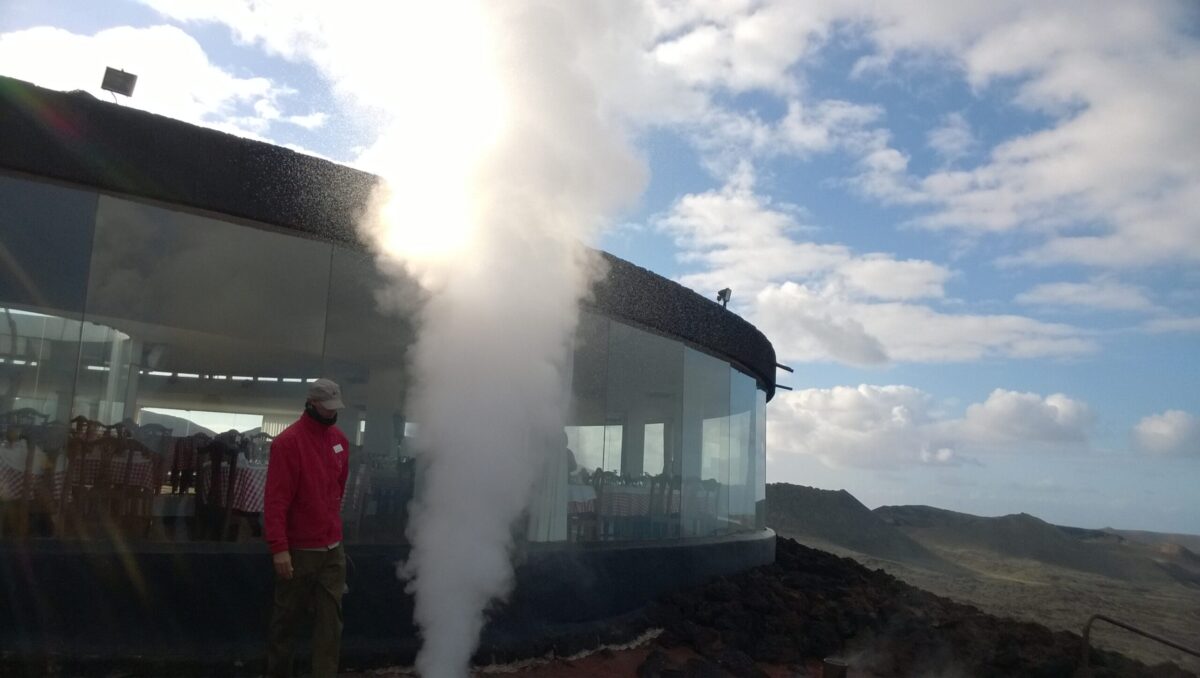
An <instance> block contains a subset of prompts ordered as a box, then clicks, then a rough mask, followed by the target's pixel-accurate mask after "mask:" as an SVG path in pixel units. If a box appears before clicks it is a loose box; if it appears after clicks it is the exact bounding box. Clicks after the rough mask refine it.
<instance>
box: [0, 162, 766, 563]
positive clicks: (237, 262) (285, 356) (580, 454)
mask: <svg viewBox="0 0 1200 678" xmlns="http://www.w3.org/2000/svg"><path fill="white" fill-rule="evenodd" d="M420 302H421V292H420V290H419V288H418V287H417V286H416V284H415V283H413V282H411V281H408V280H407V279H406V278H405V277H404V276H403V275H402V274H400V273H397V274H395V275H385V274H381V273H380V272H379V270H378V267H377V266H376V264H375V262H374V261H372V259H371V257H370V256H369V255H367V254H364V253H362V252H359V251H356V250H349V249H346V248H342V247H337V246H333V245H331V244H329V243H324V242H318V241H314V240H311V239H307V238H303V237H297V236H296V235H295V234H292V233H285V232H282V231H278V230H273V229H269V228H264V227H255V226H251V225H245V224H237V223H233V222H232V221H229V220H224V219H218V218H212V217H207V216H200V215H196V214H192V213H188V212H183V211H180V210H176V209H170V208H167V207H162V206H156V205H151V204H147V203H143V202H137V201H132V200H125V199H120V198H116V197H112V196H107V195H103V196H98V195H97V194H96V193H94V192H88V191H80V190H76V189H72V188H66V187H61V186H56V185H53V184H49V183H45V182H39V181H30V180H26V179H24V178H19V177H14V176H4V175H0V310H3V317H2V318H0V400H2V401H3V402H2V403H0V406H2V407H0V431H2V432H3V439H2V440H0V474H2V475H0V518H2V519H0V538H14V537H19V538H29V537H34V538H36V537H50V538H68V539H78V538H83V539H87V538H95V537H103V536H117V535H118V534H119V536H120V537H121V538H122V539H131V540H133V541H134V542H138V541H141V540H171V541H194V540H223V541H245V542H251V541H255V542H256V541H258V540H260V539H261V530H262V522H261V512H262V502H263V487H264V484H265V477H266V469H267V465H268V464H269V461H270V445H271V441H272V440H273V438H274V436H276V435H278V434H279V433H280V432H281V431H282V430H283V429H284V428H285V427H286V426H288V425H289V424H290V423H292V422H293V421H295V419H296V418H297V416H299V414H300V411H301V409H302V405H303V401H304V393H305V390H306V382H307V381H309V380H311V379H314V378H316V377H318V376H328V377H331V378H333V379H335V380H336V381H338V382H339V383H340V384H342V386H343V392H344V399H345V400H346V403H347V408H346V409H345V410H344V411H342V412H341V413H340V414H339V425H340V426H341V428H342V429H343V430H344V431H345V432H346V434H347V437H348V438H349V439H350V442H351V448H352V449H351V450H350V456H349V461H350V467H351V468H350V478H349V481H348V483H347V490H346V497H345V500H344V502H343V507H342V508H343V522H344V525H345V535H346V539H347V541H350V542H355V541H358V542H379V543H396V542H400V541H403V539H404V531H405V527H406V524H407V508H408V502H409V500H410V499H411V498H412V496H413V495H414V490H415V488H416V487H418V486H419V484H420V477H419V473H418V470H417V469H418V468H419V466H420V465H419V464H417V463H416V460H415V459H414V458H413V448H414V446H413V445H411V444H410V441H411V440H412V439H411V436H412V435H414V433H415V431H416V430H418V427H417V425H416V423H414V422H412V421H409V420H408V418H407V417H406V409H405V402H404V400H405V390H406V385H407V382H408V380H407V377H406V374H407V357H406V351H407V349H408V346H409V345H410V344H411V342H412V339H413V334H414V330H413V327H412V318H413V317H414V311H415V309H417V308H418V307H419V304H420ZM564 376H565V378H566V379H567V381H568V382H569V384H570V394H571V396H570V397H571V402H570V407H569V412H568V421H567V422H566V426H565V427H564V432H563V438H564V444H565V446H566V448H567V450H568V453H567V454H566V455H565V459H566V464H565V465H564V464H547V466H546V468H547V469H548V470H547V471H546V473H553V474H556V475H557V474H560V473H562V474H565V475H566V479H565V481H566V483H565V485H566V487H567V490H568V491H567V492H566V493H565V495H563V496H562V497H561V498H558V496H557V495H555V498H554V499H552V503H554V505H553V506H549V505H547V504H546V502H544V501H543V502H541V503H540V504H535V506H534V507H532V508H531V509H530V511H531V516H530V518H531V525H542V526H544V525H556V526H558V527H556V528H555V529H554V530H544V529H540V528H539V529H538V530H536V531H530V532H529V534H530V535H531V536H530V538H531V539H533V538H537V539H547V540H560V539H568V540H573V541H594V540H636V539H664V538H675V537H692V536H709V535H719V534H724V533H728V532H731V531H736V530H747V529H755V528H756V527H761V525H762V522H761V521H762V515H763V507H762V502H763V499H764V492H765V488H764V482H765V474H764V466H765V443H764V441H763V429H764V410H765V396H764V394H763V392H762V391H760V390H758V389H757V387H756V384H755V381H754V380H753V379H752V378H751V377H748V376H746V375H745V374H743V373H741V372H739V371H737V370H736V369H734V368H732V367H731V366H730V365H729V364H728V363H726V362H724V361H722V360H720V359H717V358H714V357H712V356H710V355H707V354H705V353H703V352H701V351H698V350H695V349H693V348H690V347H685V346H684V344H683V343H681V342H679V341H676V340H674V339H671V338H668V337H665V336H662V335H660V334H656V333H654V332H650V331H646V330H643V329H640V328H637V327H633V326H630V325H629V324H625V323H622V322H618V321H615V320H612V319H609V318H606V317H604V316H601V315H597V314H595V313H589V312H584V313H582V314H581V317H580V322H579V325H578V328H577V330H576V333H575V352H574V359H573V361H571V363H570V369H569V374H567V375H564ZM560 449H561V448H560ZM547 483H549V484H547ZM542 485H544V486H557V487H562V486H563V479H562V478H561V477H558V478H553V479H545V482H543V483H542ZM560 494H561V493H560ZM543 499H544V498H543ZM562 502H565V503H566V505H565V506H563V505H561V504H562ZM535 512H537V514H538V515H534V513H535ZM542 513H546V515H545V516H543V515H541V514H542ZM564 516H565V518H566V519H565V520H563V517H564ZM563 525H565V530H564V529H563ZM535 534H536V535H540V536H536V537H535V536H534V535H535Z"/></svg>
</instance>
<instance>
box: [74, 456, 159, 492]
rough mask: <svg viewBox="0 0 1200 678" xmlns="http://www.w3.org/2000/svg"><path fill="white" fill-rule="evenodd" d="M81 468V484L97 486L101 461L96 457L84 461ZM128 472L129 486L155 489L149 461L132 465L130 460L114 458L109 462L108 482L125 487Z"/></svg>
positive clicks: (136, 460)
mask: <svg viewBox="0 0 1200 678" xmlns="http://www.w3.org/2000/svg"><path fill="white" fill-rule="evenodd" d="M81 467H82V468H81V470H80V471H79V472H80V473H82V474H83V475H82V478H81V479H80V480H81V482H82V483H83V484H84V485H95V484H96V481H98V480H99V478H98V476H99V475H100V460H99V459H96V458H95V457H92V458H90V459H84V460H83V463H82V464H81ZM127 472H128V474H129V475H128V484H129V485H132V486H134V487H144V488H146V489H149V490H153V489H154V480H155V479H154V467H153V466H152V465H151V464H150V460H149V459H134V460H133V462H132V464H131V463H130V461H129V460H128V459H122V458H113V459H112V460H110V461H109V468H108V482H110V483H113V484H118V485H125V484H126V473H127Z"/></svg>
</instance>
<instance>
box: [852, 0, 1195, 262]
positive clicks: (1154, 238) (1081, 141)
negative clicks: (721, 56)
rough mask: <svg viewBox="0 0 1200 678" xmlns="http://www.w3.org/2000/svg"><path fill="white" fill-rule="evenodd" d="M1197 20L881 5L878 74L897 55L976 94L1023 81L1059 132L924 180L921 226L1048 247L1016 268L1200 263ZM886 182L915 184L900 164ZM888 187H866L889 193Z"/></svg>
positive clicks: (1151, 8) (1117, 9) (1169, 14)
mask: <svg viewBox="0 0 1200 678" xmlns="http://www.w3.org/2000/svg"><path fill="white" fill-rule="evenodd" d="M1189 11H1190V10H1188V9H1185V8H1184V5H1183V4H1182V3H1166V2H1163V3H1138V4H1133V5H1131V4H1128V3H1116V4H1111V5H1104V6H1103V7H1094V6H1091V5H1071V6H1063V5H1059V4H1045V3H1029V4H1024V3H1013V4H1011V5H1005V6H1004V7H987V8H985V7H981V6H977V5H969V6H965V5H964V6H963V7H949V6H946V5H941V6H940V7H939V8H938V9H930V10H928V11H923V12H900V11H897V10H896V9H895V8H892V7H888V6H880V7H879V8H878V9H877V10H875V11H874V13H873V16H872V17H871V18H870V19H869V20H868V22H867V25H868V26H869V27H868V28H867V34H868V35H869V36H870V38H871V39H872V40H873V41H874V42H875V43H876V45H877V46H878V47H879V56H880V57H881V58H880V59H876V60H875V61H874V62H873V63H874V65H875V66H880V65H881V64H887V63H889V62H891V61H893V60H895V59H896V58H898V56H899V55H908V54H928V53H936V54H938V55H940V56H942V57H950V58H951V59H953V60H954V61H955V62H957V64H958V65H959V66H960V67H961V68H962V69H963V71H964V74H965V76H966V78H967V80H968V81H969V82H970V83H971V84H972V85H973V86H974V87H976V88H978V89H983V88H986V87H988V86H989V85H990V84H991V83H992V82H994V81H997V80H1001V79H1004V80H1005V81H1007V82H1015V83H1017V85H1018V90H1017V96H1016V97H1015V98H1014V103H1016V104H1017V105H1020V106H1023V107H1025V108H1027V109H1030V110H1032V111H1036V112H1038V113H1042V114H1045V115H1048V116H1050V117H1051V118H1052V119H1053V122H1052V123H1051V124H1050V126H1048V127H1045V128H1042V129H1039V130H1036V131H1033V132H1030V133H1027V134H1024V135H1021V136H1017V137H1014V138H1011V139H1009V140H1007V141H1005V142H1003V143H1001V144H999V145H998V146H996V147H994V148H993V149H992V150H991V154H990V157H989V158H988V160H987V161H986V162H984V163H982V164H981V165H979V166H977V167H975V168H973V169H970V170H964V171H949V170H943V171H939V172H934V173H933V174H931V175H929V176H926V177H923V178H918V179H916V181H917V183H916V184H915V185H914V186H911V187H910V188H912V189H913V190H916V191H917V193H918V196H919V197H918V198H916V199H919V200H920V201H923V202H926V203H927V204H929V205H930V206H932V207H933V208H934V209H933V211H932V212H931V213H929V214H928V215H927V216H925V217H924V218H923V219H921V220H920V221H921V223H923V224H924V225H926V226H928V227H931V228H954V229H962V230H966V231H971V232H980V231H983V232H987V231H1002V230H1012V229H1028V230H1033V231H1034V232H1037V233H1040V234H1042V235H1044V237H1045V240H1044V242H1043V243H1042V244H1040V245H1037V246H1034V247H1032V248H1030V249H1028V250H1027V251H1025V252H1024V253H1022V254H1021V255H1019V256H1017V257H1013V258H1012V260H1014V261H1020V262H1028V263H1053V262H1063V261H1069V262H1079V263H1084V264H1088V265H1093V266H1100V267H1126V266H1144V265H1150V264H1154V263H1157V262H1165V261H1178V262H1189V261H1196V260H1198V259H1200V222H1197V221H1196V220H1195V218H1194V215H1195V214H1196V213H1197V209H1200V160H1197V159H1198V158H1200V138H1198V137H1197V136H1196V135H1195V134H1194V133H1193V128H1194V125H1195V120H1196V119H1197V118H1198V117H1200V96H1196V95H1195V92H1196V89H1195V87H1194V83H1195V82H1197V81H1200V49H1198V48H1197V45H1196V43H1195V41H1194V40H1193V39H1191V38H1190V37H1188V36H1187V35H1186V34H1185V33H1184V32H1183V31H1182V30H1181V27H1182V26H1184V25H1186V24H1187V21H1186V18H1187V17H1188V16H1190V15H1189V14H1188V12H1189ZM1114 45H1120V49H1114V48H1113V46H1114ZM872 169H873V170H877V169H878V168H872ZM888 169H889V170H890V172H891V174H886V175H884V176H889V177H890V178H891V180H892V181H894V182H897V184H899V185H900V186H904V185H905V184H906V183H908V181H909V180H911V179H914V178H912V177H908V176H907V175H905V174H904V173H905V171H906V168H904V167H903V166H901V165H900V164H899V163H894V164H893V165H892V166H890V167H889V168H888ZM880 174H881V173H880V172H878V171H872V172H867V173H865V174H864V177H865V179H866V180H869V181H870V182H872V183H873V184H879V183H881V178H880ZM898 193H899V194H901V195H903V194H904V191H898ZM874 194H875V195H884V192H883V191H881V190H876V191H875V192H874ZM909 198H910V199H913V198H912V196H909ZM1081 229H1083V232H1080V230H1081Z"/></svg>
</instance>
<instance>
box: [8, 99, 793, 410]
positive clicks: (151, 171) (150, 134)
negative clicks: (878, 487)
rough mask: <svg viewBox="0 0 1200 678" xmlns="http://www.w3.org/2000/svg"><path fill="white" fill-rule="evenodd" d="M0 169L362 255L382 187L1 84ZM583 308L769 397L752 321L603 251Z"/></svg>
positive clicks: (761, 340)
mask: <svg viewBox="0 0 1200 678" xmlns="http://www.w3.org/2000/svg"><path fill="white" fill-rule="evenodd" d="M0 167H3V168H6V169H9V170H15V171H18V172H25V173H29V174H33V175H38V176H43V177H50V178H54V179H59V180H63V181H67V182H71V183H76V184H82V185H85V186H93V187H96V188H98V189H102V190H106V191H112V192H116V193H124V194H129V195H134V196H139V197H142V198H149V199H153V200H161V201H164V202H169V203H173V204H177V205H182V206H187V207H191V208H197V209H202V210H207V211H212V212H218V213H221V214H226V215H229V216H232V217H239V218H244V219H250V220H254V221H258V222H263V223H267V224H272V225H275V226H280V227H283V228H286V229H291V230H297V231H302V232H305V233H308V234H311V235H315V236H317V237H319V238H321V239H324V240H328V241H331V242H337V243H342V244H346V245H351V246H354V247H363V246H364V245H363V243H362V242H360V241H359V239H358V237H357V233H356V229H355V223H356V222H357V221H358V219H359V217H360V216H361V214H362V212H363V210H364V209H365V206H366V204H367V199H368V197H369V196H370V193H371V189H372V187H373V186H374V184H375V182H376V181H378V177H376V176H374V175H372V174H368V173H366V172H361V171H359V170H355V169H351V168H349V167H345V166H343V165H338V164H336V163H333V162H329V161H327V160H322V159H320V158H314V157H311V156H307V155H302V154H300V153H296V152H295V151H291V150H289V149H286V148H282V147H279V146H273V145H271V144H267V143H262V142H259V141H252V140H249V139H244V138H241V137H237V136H233V135H230V134H225V133H223V132H219V131H216V130H211V129H207V128H203V127H197V126H195V125H191V124H188V123H184V122H180V121H178V120H172V119H170V118H166V117H163V116H160V115H154V114H152V113H146V112H145V111H139V110H136V109H133V108H128V107H122V106H118V105H114V104H111V103H108V102H104V101H100V100H97V99H96V98H94V97H92V96H91V95H89V94H87V93H85V92H70V93H67V92H57V91H53V90H48V89H44V88H41V87H37V86H34V85H31V84H29V83H27V82H23V81H20V80H14V79H12V78H5V77H0ZM604 257H605V259H606V260H607V261H608V263H609V272H608V275H607V276H606V278H605V279H604V280H602V281H600V282H599V283H597V284H596V287H595V289H594V298H593V300H592V301H591V302H590V305H592V306H594V307H595V308H596V309H597V310H598V311H600V312H601V313H604V314H605V315H608V316H611V317H614V318H619V319H621V320H624V321H628V322H631V323H633V324H636V325H640V326H643V327H645V328H647V329H650V330H653V331H657V332H660V333H662V334H665V335H669V336H673V337H677V338H679V339H682V340H684V341H686V342H688V343H691V344H694V345H697V346H699V347H701V348H703V349H704V350H705V351H707V352H709V353H712V354H715V355H718V356H721V357H722V358H725V359H726V360H729V361H730V362H731V363H733V364H736V365H738V366H739V367H740V368H741V369H743V370H745V371H747V372H748V373H750V374H751V375H753V376H754V377H756V378H757V380H758V382H759V385H760V387H762V388H763V389H765V390H766V392H767V396H768V398H769V397H771V396H772V395H774V391H775V349H774V348H773V347H772V346H771V342H770V341H768V340H767V338H766V337H765V336H764V335H763V334H762V332H759V331H758V329H757V328H755V327H754V326H753V325H751V324H750V323H748V322H746V321H745V320H743V319H742V318H740V317H739V316H737V315H736V314H734V313H731V312H729V311H726V310H725V309H723V308H722V307H720V306H719V305H718V304H717V303H715V302H713V301H710V300H709V299H707V298H705V297H702V296H700V295H698V294H696V293H695V292H692V291H691V290H688V289H687V288H685V287H683V286H681V285H679V284H677V283H675V282H672V281H670V280H668V279H666V278H664V277H662V276H660V275H657V274H655V273H652V272H650V271H648V270H646V269H643V268H640V267H638V266H635V265H633V264H631V263H629V262H627V261H625V260H623V259H619V258H617V257H614V256H612V255H609V254H607V253H605V254H604Z"/></svg>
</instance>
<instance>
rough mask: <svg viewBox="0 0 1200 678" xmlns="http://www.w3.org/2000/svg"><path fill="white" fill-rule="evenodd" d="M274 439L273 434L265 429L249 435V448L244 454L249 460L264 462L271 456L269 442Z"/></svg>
mask: <svg viewBox="0 0 1200 678" xmlns="http://www.w3.org/2000/svg"><path fill="white" fill-rule="evenodd" d="M274 440H275V436H273V435H271V434H270V433H267V432H266V431H259V432H258V433H255V434H254V435H252V436H250V439H249V448H248V450H249V451H248V452H247V454H246V456H247V458H249V459H250V461H253V462H258V463H264V464H265V463H266V462H267V461H268V460H269V459H270V456H271V443H272V442H273V441H274Z"/></svg>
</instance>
